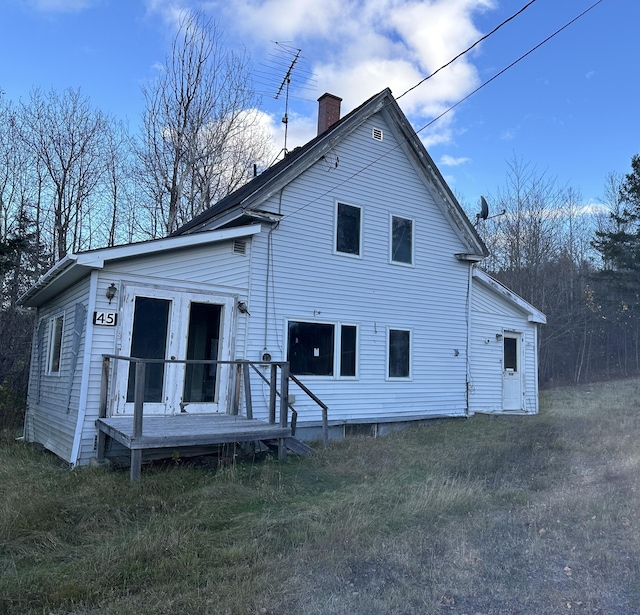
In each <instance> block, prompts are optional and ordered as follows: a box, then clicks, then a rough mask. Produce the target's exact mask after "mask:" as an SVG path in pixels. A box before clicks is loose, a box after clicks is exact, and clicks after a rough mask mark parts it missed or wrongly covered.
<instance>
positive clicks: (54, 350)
mask: <svg viewBox="0 0 640 615" xmlns="http://www.w3.org/2000/svg"><path fill="white" fill-rule="evenodd" d="M52 327H53V331H52V332H51V350H50V354H49V357H50V359H49V371H50V372H51V373H58V372H59V371H60V357H61V356H62V331H63V328H64V316H58V318H56V319H55V320H54V321H53V322H52Z"/></svg>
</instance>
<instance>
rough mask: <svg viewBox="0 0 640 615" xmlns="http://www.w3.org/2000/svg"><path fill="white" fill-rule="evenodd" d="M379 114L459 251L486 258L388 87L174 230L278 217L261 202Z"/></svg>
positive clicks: (471, 257) (470, 257) (181, 231)
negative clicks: (461, 247)
mask: <svg viewBox="0 0 640 615" xmlns="http://www.w3.org/2000/svg"><path fill="white" fill-rule="evenodd" d="M376 113H381V114H382V115H383V116H384V118H385V120H386V121H387V123H388V124H389V126H391V127H392V131H393V132H394V133H395V136H396V138H397V140H398V142H399V143H400V147H402V148H403V150H404V152H405V153H406V154H407V155H408V156H409V158H410V159H411V160H412V161H413V162H414V164H415V165H416V167H417V169H418V171H419V172H420V173H421V175H422V178H423V180H424V181H425V185H427V187H428V189H429V190H430V192H431V194H432V196H433V198H434V200H435V202H436V204H437V205H438V206H439V207H440V209H441V210H442V212H443V214H444V215H445V216H446V217H447V218H448V220H449V222H450V223H451V225H452V227H453V229H454V231H455V232H456V234H457V235H458V237H459V238H460V239H461V240H462V243H463V245H465V246H466V248H467V252H466V253H464V254H458V255H456V256H458V258H462V259H466V260H472V261H479V260H482V259H483V258H484V257H486V256H487V255H488V253H489V252H488V250H487V248H486V246H485V245H484V242H483V241H482V239H481V238H480V236H479V235H478V233H477V231H476V230H475V228H474V227H473V225H472V224H471V222H470V221H469V219H468V218H467V216H466V214H465V213H464V211H463V210H462V207H461V206H460V204H459V203H458V201H457V199H456V198H455V196H454V195H453V193H452V192H451V189H450V188H449V186H448V185H447V183H446V182H445V180H444V178H443V177H442V175H441V174H440V171H439V170H438V168H437V167H436V165H435V163H434V162H433V160H432V158H431V156H430V155H429V154H428V152H427V150H426V149H425V147H424V145H423V144H422V141H421V140H420V138H419V137H418V135H417V133H416V132H415V131H414V130H413V128H412V127H411V124H410V123H409V120H408V119H407V117H406V116H405V115H404V113H403V112H402V110H401V109H400V107H399V106H398V103H397V102H396V100H395V98H394V97H393V96H392V94H391V90H389V88H387V89H385V90H383V91H382V92H380V93H379V94H376V95H375V96H372V97H371V98H370V99H369V100H367V101H365V102H364V103H363V104H362V105H360V106H359V107H357V108H356V109H354V110H353V111H351V113H349V114H347V115H345V116H344V117H343V118H342V119H340V120H338V121H337V122H336V123H335V124H333V125H332V126H331V127H330V128H329V129H327V130H326V131H325V132H323V133H322V134H320V135H318V136H317V137H315V138H314V139H312V140H311V141H309V142H308V143H307V144H306V145H303V146H302V147H298V148H296V149H295V150H293V151H292V152H290V153H288V154H287V155H286V156H285V157H284V158H283V159H282V160H280V161H279V162H278V163H276V164H275V165H273V166H272V167H270V168H268V169H266V170H265V171H264V172H263V173H261V174H260V175H259V176H257V177H255V178H254V179H253V180H251V181H250V182H248V183H247V184H245V185H244V186H242V187H241V188H239V189H238V190H236V191H234V192H232V193H231V194H229V195H227V196H226V197H224V198H223V199H221V200H220V201H218V202H217V203H216V204H215V205H213V206H212V207H210V208H209V209H207V210H206V211H204V212H202V213H201V214H200V215H198V216H196V217H195V218H193V219H192V220H191V221H189V222H187V223H186V224H184V225H182V226H181V227H180V228H179V229H177V230H176V231H175V232H174V233H173V235H174V236H177V235H184V234H189V233H197V232H200V231H204V230H210V229H213V228H220V227H223V226H226V225H233V224H242V223H246V222H248V221H249V220H254V221H255V220H256V219H257V220H270V221H276V220H277V219H278V216H277V215H275V214H273V213H267V212H264V211H261V210H260V205H261V204H262V203H264V202H265V201H266V200H267V199H269V198H270V197H271V196H272V195H273V194H274V193H277V192H278V191H279V190H280V189H281V188H283V187H284V186H286V185H287V184H288V183H289V182H290V181H292V180H293V179H295V178H296V177H298V176H299V175H300V174H301V173H303V172H304V171H305V170H306V169H308V168H309V167H310V166H311V165H313V164H314V163H316V162H317V161H318V160H320V159H321V158H322V156H323V155H325V154H326V153H327V152H328V151H329V150H330V149H331V148H333V147H334V146H335V143H336V141H338V140H341V139H344V138H345V137H346V136H347V135H349V134H350V133H351V132H353V131H354V130H355V129H356V128H358V127H359V126H360V125H362V124H363V123H364V122H365V121H366V120H368V119H369V118H370V117H371V116H373V115H374V114H376Z"/></svg>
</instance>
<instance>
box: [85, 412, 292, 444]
mask: <svg viewBox="0 0 640 615" xmlns="http://www.w3.org/2000/svg"><path fill="white" fill-rule="evenodd" d="M96 425H97V427H98V429H99V430H100V431H101V432H104V433H105V434H106V435H108V436H109V437H111V438H113V439H114V440H116V441H118V442H120V443H121V444H123V445H124V446H126V447H127V448H129V449H131V450H138V449H146V448H176V447H183V446H200V445H209V444H224V443H228V442H250V441H252V440H262V439H266V438H268V439H277V438H281V437H286V436H289V435H291V430H290V429H289V428H288V427H280V426H278V425H269V424H268V423H266V422H264V421H258V420H255V419H253V420H251V419H247V418H244V417H241V416H233V415H223V416H220V417H218V416H211V415H186V416H185V415H176V416H168V417H164V416H147V417H145V422H144V426H143V430H142V433H141V434H140V435H139V436H138V435H134V421H133V419H132V417H130V416H128V417H126V416H120V417H108V418H104V419H98V420H97V421H96Z"/></svg>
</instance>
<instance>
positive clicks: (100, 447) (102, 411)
mask: <svg viewBox="0 0 640 615" xmlns="http://www.w3.org/2000/svg"><path fill="white" fill-rule="evenodd" d="M110 363H111V359H110V358H109V357H103V358H102V380H101V381H100V406H99V408H98V418H100V419H103V418H105V417H106V416H107V403H108V399H109V366H110ZM106 445H107V434H105V433H104V431H102V429H100V428H99V427H98V443H97V447H96V457H97V459H99V460H102V459H104V452H105V448H106Z"/></svg>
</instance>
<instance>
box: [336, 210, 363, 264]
mask: <svg viewBox="0 0 640 615" xmlns="http://www.w3.org/2000/svg"><path fill="white" fill-rule="evenodd" d="M336 226H337V228H336V251H337V252H345V253H347V254H360V208H359V207H353V206H351V205H345V204H344V203H338V221H337V225H336Z"/></svg>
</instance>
